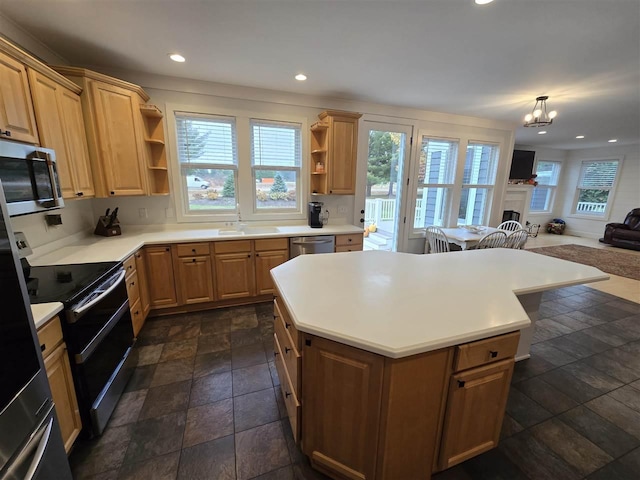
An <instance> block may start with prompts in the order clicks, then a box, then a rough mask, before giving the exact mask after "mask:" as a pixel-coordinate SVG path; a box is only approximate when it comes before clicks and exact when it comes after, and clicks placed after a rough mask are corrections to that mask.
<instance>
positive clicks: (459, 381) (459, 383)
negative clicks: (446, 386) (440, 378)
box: [458, 380, 465, 388]
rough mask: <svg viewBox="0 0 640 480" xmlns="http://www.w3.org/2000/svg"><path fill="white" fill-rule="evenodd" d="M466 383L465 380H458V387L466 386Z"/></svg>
mask: <svg viewBox="0 0 640 480" xmlns="http://www.w3.org/2000/svg"><path fill="white" fill-rule="evenodd" d="M464 384H465V381H464V380H458V388H462V387H464Z"/></svg>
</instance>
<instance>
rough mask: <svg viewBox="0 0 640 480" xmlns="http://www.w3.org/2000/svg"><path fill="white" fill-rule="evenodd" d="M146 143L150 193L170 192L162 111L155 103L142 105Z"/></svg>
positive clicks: (165, 193) (163, 193)
mask: <svg viewBox="0 0 640 480" xmlns="http://www.w3.org/2000/svg"><path fill="white" fill-rule="evenodd" d="M140 112H141V113H142V120H143V122H142V123H143V127H144V141H145V143H146V158H147V161H146V167H147V171H148V178H149V194H150V195H168V194H169V169H168V166H167V152H166V149H165V144H164V125H163V123H162V117H163V115H162V112H161V111H160V109H159V108H158V107H156V106H155V105H140Z"/></svg>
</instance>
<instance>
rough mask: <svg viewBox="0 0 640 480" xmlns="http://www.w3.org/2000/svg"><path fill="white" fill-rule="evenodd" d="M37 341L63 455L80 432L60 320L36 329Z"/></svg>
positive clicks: (76, 401) (74, 394)
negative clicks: (62, 445) (56, 420)
mask: <svg viewBox="0 0 640 480" xmlns="http://www.w3.org/2000/svg"><path fill="white" fill-rule="evenodd" d="M38 340H39V342H40V348H41V350H42V357H43V358H44V367H45V370H46V372H47V378H48V379H49V387H50V388H51V396H52V397H53V402H54V404H55V408H56V415H57V416H58V423H59V424H60V431H61V432H62V440H63V441H64V448H65V450H66V452H67V453H69V452H70V450H71V447H72V446H73V442H74V441H75V439H76V438H77V437H78V435H79V433H80V430H82V422H81V420H80V410H79V408H78V400H77V398H76V391H75V387H74V385H73V377H72V376H71V365H70V364H69V356H68V354H67V346H66V344H65V343H64V342H63V341H62V328H61V326H60V319H59V318H58V317H54V318H53V319H52V320H50V321H49V322H47V323H46V324H45V325H44V326H42V327H40V328H39V329H38Z"/></svg>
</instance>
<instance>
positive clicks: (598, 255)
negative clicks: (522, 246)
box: [527, 244, 640, 280]
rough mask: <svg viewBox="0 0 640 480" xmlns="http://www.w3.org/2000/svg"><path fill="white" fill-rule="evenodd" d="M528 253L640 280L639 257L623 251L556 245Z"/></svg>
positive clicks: (533, 249) (531, 249)
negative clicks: (539, 254)
mask: <svg viewBox="0 0 640 480" xmlns="http://www.w3.org/2000/svg"><path fill="white" fill-rule="evenodd" d="M527 250H528V251H529V252H534V253H541V254H542V255H548V256H550V257H556V258H561V259H563V260H569V261H571V262H576V263H582V264H583V265H591V266H592V267H596V268H598V269H600V270H602V271H603V272H607V273H612V274H613V275H619V276H621V277H627V278H632V279H634V280H640V255H634V254H632V253H627V252H625V251H624V250H619V249H615V250H610V249H608V248H607V249H603V248H591V247H583V246H582V245H574V244H569V245H557V246H554V247H540V248H529V249H527Z"/></svg>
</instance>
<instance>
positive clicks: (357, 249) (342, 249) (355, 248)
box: [336, 243, 362, 253]
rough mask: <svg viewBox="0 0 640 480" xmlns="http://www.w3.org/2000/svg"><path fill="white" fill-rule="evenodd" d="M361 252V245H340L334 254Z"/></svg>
mask: <svg viewBox="0 0 640 480" xmlns="http://www.w3.org/2000/svg"><path fill="white" fill-rule="evenodd" d="M361 251H362V244H361V243H360V244H356V245H341V246H339V247H336V253H339V252H361Z"/></svg>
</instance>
